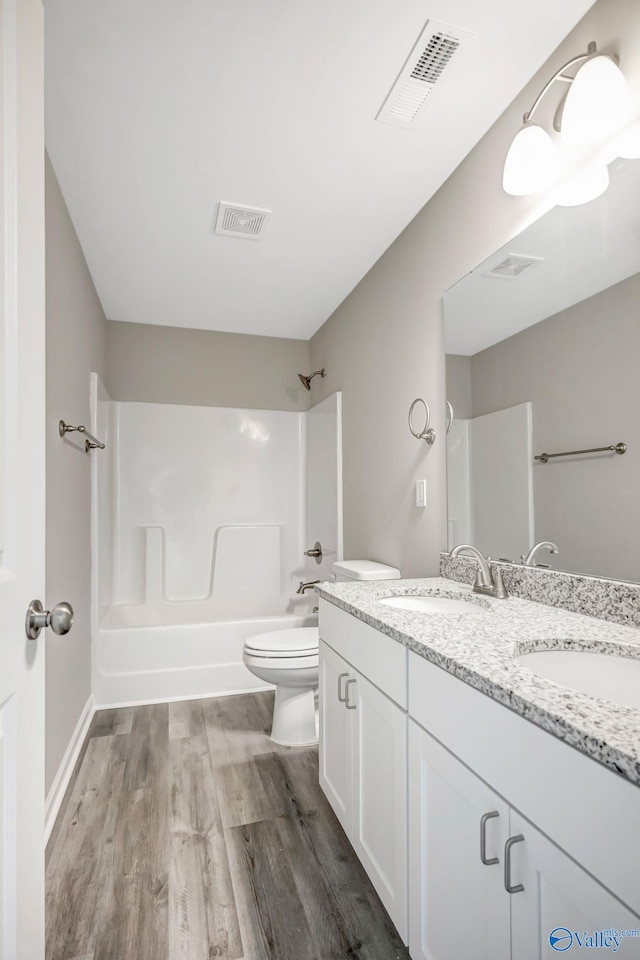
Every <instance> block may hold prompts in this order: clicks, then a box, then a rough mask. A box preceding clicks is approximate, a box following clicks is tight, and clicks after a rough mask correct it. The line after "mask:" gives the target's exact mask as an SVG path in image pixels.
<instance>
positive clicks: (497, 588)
mask: <svg viewBox="0 0 640 960" xmlns="http://www.w3.org/2000/svg"><path fill="white" fill-rule="evenodd" d="M462 553H464V554H466V555H467V556H470V557H473V559H474V560H475V561H476V562H477V564H478V575H477V576H476V582H475V583H474V585H473V592H474V593H482V594H484V595H485V596H487V597H495V599H496V600H506V599H507V597H508V596H509V594H508V593H507V588H506V587H505V585H504V582H503V580H502V571H501V570H499V569H498V568H497V567H496V568H495V569H493V570H492V569H491V560H490V558H488V557H483V555H482V554H481V553H480V551H479V550H478V549H476V547H472V546H471V544H470V543H461V544H460V545H459V546H457V547H454V548H453V550H452V551H451V553H450V556H451V557H452V558H455V557H459V556H460V554H462Z"/></svg>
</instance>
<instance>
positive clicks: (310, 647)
mask: <svg viewBox="0 0 640 960" xmlns="http://www.w3.org/2000/svg"><path fill="white" fill-rule="evenodd" d="M319 646H320V640H319V634H318V628H317V627H294V628H293V629H290V630H273V631H272V632H271V633H258V634H256V636H255V637H249V638H248V640H246V642H245V645H244V648H245V650H246V651H247V653H255V654H257V655H259V656H263V657H312V656H313V655H314V654H317V653H318V648H319Z"/></svg>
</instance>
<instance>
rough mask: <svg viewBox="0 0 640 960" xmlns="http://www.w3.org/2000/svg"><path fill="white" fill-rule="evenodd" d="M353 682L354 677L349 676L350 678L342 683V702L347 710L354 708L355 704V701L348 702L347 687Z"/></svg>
mask: <svg viewBox="0 0 640 960" xmlns="http://www.w3.org/2000/svg"><path fill="white" fill-rule="evenodd" d="M355 682H356V681H355V679H354V678H353V677H351V679H350V680H347V682H346V683H345V685H344V703H345V706H346V708H347V710H355V709H356V706H357V704H355V703H349V687H350V686H351V684H352V683H355Z"/></svg>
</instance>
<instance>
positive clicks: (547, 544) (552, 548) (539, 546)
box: [520, 540, 560, 567]
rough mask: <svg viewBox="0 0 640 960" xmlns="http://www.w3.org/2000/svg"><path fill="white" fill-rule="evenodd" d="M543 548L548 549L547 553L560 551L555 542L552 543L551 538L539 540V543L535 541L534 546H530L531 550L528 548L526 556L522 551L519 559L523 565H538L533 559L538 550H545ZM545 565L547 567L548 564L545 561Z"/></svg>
mask: <svg viewBox="0 0 640 960" xmlns="http://www.w3.org/2000/svg"><path fill="white" fill-rule="evenodd" d="M545 549H546V550H548V551H549V553H553V554H555V553H560V551H559V550H558V548H557V547H556V545H555V543H552V542H551V540H541V541H540V543H536V545H535V546H534V547H531V550H529V553H528V554H527V555H526V557H525V555H524V553H523V554H522V556H521V557H520V560H521V562H522V563H523V564H524V565H525V567H536V566H540V564H537V563H534V562H533V561H534V559H535V555H536V553H537V552H538V551H539V550H545ZM545 566H546V567H548V566H549V564H548V563H547V564H545Z"/></svg>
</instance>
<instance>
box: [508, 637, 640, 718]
mask: <svg viewBox="0 0 640 960" xmlns="http://www.w3.org/2000/svg"><path fill="white" fill-rule="evenodd" d="M516 659H517V660H518V662H519V663H521V664H522V665H523V666H524V667H527V668H528V669H529V670H531V671H532V672H533V673H535V674H537V675H538V676H539V677H544V678H545V679H546V680H553V681H554V683H559V684H561V685H562V686H563V687H571V688H572V689H573V690H578V691H580V693H586V694H588V695H589V696H590V697H599V698H600V699H602V700H611V701H613V703H619V704H620V705H621V706H626V707H635V708H636V709H638V710H640V660H632V659H631V658H629V657H622V656H617V655H616V654H608V653H591V652H587V651H583V650H538V651H534V652H533V653H523V654H521V655H520V656H519V657H516Z"/></svg>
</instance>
